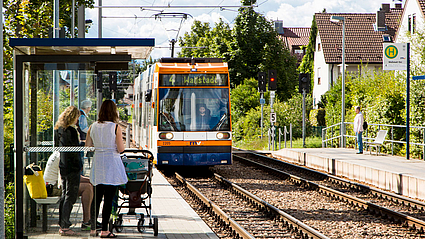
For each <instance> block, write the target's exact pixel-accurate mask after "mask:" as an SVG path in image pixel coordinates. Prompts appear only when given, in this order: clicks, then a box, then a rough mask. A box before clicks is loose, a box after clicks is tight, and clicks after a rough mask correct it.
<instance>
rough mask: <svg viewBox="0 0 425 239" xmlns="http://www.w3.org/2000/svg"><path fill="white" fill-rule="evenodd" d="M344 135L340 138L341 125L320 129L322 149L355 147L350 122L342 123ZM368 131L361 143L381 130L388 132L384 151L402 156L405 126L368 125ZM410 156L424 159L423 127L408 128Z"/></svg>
mask: <svg viewBox="0 0 425 239" xmlns="http://www.w3.org/2000/svg"><path fill="white" fill-rule="evenodd" d="M344 125H345V128H346V133H345V134H344V135H342V136H341V123H338V124H334V125H331V126H329V127H326V128H324V129H322V147H324V148H325V147H328V146H330V147H341V145H343V146H344V147H347V145H348V146H354V148H356V147H357V145H356V136H355V133H354V130H353V123H352V122H345V123H344ZM368 125H369V126H368V129H367V130H365V132H364V133H363V141H373V140H374V139H375V137H376V133H377V132H378V131H379V130H381V129H386V130H388V134H387V137H386V139H385V141H384V150H385V151H386V152H387V153H389V152H391V155H394V154H402V153H404V151H405V146H406V143H407V142H406V126H405V125H391V124H368ZM409 128H410V140H409V144H410V146H411V150H410V152H411V154H412V155H413V156H416V157H418V158H421V159H424V157H425V127H424V126H410V127H409Z"/></svg>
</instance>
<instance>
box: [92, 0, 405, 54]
mask: <svg viewBox="0 0 425 239" xmlns="http://www.w3.org/2000/svg"><path fill="white" fill-rule="evenodd" d="M211 2H213V3H211ZM396 2H399V1H396ZM382 3H390V4H391V7H394V2H393V1H392V0H260V1H258V2H257V3H256V4H255V5H256V6H257V7H255V8H254V9H255V11H257V12H259V13H261V14H263V15H264V16H265V17H266V18H267V19H269V20H282V21H283V26H284V27H310V26H311V21H312V20H313V15H314V13H317V12H322V11H323V9H326V11H327V12H328V13H354V12H355V13H364V12H368V13H376V11H378V10H379V8H380V7H381V4H382ZM102 5H103V6H105V7H108V8H103V9H102V16H103V18H102V25H103V26H102V37H103V38H155V49H154V50H153V51H152V53H151V56H152V58H154V59H157V58H160V57H170V56H171V50H170V40H172V39H176V40H178V37H180V36H183V35H184V33H185V32H190V27H191V26H192V23H193V21H194V20H199V21H202V22H209V23H210V26H211V27H214V23H215V22H218V21H219V19H220V18H221V19H223V21H224V22H227V23H229V24H230V26H231V27H232V25H233V23H234V19H235V17H236V16H237V14H238V13H237V9H238V8H236V7H234V6H240V5H241V2H240V1H239V0H215V1H210V0H198V1H193V0H190V1H189V0H102ZM95 6H98V0H95ZM110 6H132V8H122V7H120V8H109V7H110ZM166 6H171V7H166ZM177 6H196V7H197V8H175V7H177ZM216 6H217V7H216ZM136 7H137V8H136ZM141 7H143V10H141ZM149 7H150V8H149ZM161 7H166V8H161ZM161 13H178V14H177V15H178V16H182V15H186V16H187V18H186V19H182V18H181V17H169V16H170V14H168V15H167V14H162V15H158V14H161ZM98 15H99V14H98V8H94V9H86V19H91V20H93V25H92V26H91V28H90V30H89V32H88V34H86V38H96V37H99V31H98V26H99V24H98V22H99V21H98ZM155 15H157V17H155ZM166 16H168V17H166ZM178 51H179V48H178V42H177V43H176V49H175V53H174V56H177V52H178Z"/></svg>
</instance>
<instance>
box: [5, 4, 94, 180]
mask: <svg viewBox="0 0 425 239" xmlns="http://www.w3.org/2000/svg"><path fill="white" fill-rule="evenodd" d="M79 4H83V5H85V6H86V7H93V4H94V1H93V0H77V1H76V5H77V6H78V5H79ZM3 10H4V13H3V14H4V15H3V17H4V32H3V33H4V34H3V44H4V45H3V49H4V55H3V62H4V72H3V74H4V82H3V88H4V112H3V113H4V126H3V127H4V148H5V152H6V154H5V155H8V154H7V152H9V151H10V145H11V144H12V143H13V84H12V82H13V49H12V48H11V47H10V45H9V39H10V38H47V37H48V32H49V28H50V27H53V17H52V16H53V1H47V0H31V1H23V0H5V1H3ZM71 10H72V0H64V1H61V3H60V23H59V26H60V27H65V30H66V35H67V36H70V35H71V31H70V30H71ZM76 19H77V18H76ZM76 25H77V24H76ZM39 97H42V95H39ZM9 162H10V160H9V159H7V158H6V159H5V171H6V172H8V171H10V167H11V166H10V165H9V164H10V163H9ZM8 180H12V178H6V181H8Z"/></svg>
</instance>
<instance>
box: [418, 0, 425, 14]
mask: <svg viewBox="0 0 425 239" xmlns="http://www.w3.org/2000/svg"><path fill="white" fill-rule="evenodd" d="M418 3H419V6H421V9H422V14H424V15H425V0H418Z"/></svg>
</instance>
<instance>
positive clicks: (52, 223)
mask: <svg viewBox="0 0 425 239" xmlns="http://www.w3.org/2000/svg"><path fill="white" fill-rule="evenodd" d="M153 175H154V176H153V180H152V188H153V189H152V190H153V193H152V215H153V216H156V217H158V225H159V227H158V228H159V230H158V231H159V235H158V236H154V235H153V234H154V233H153V229H152V228H147V229H146V230H145V231H144V232H143V233H140V232H138V231H137V227H124V228H123V232H121V233H116V232H115V230H114V233H115V234H116V235H117V236H118V238H158V239H163V238H168V239H174V238H193V239H195V238H205V239H210V238H218V237H217V236H216V235H215V233H214V232H212V230H211V229H210V228H209V227H208V225H206V224H205V222H204V221H203V220H202V219H201V218H200V217H199V216H198V215H197V214H196V213H195V211H194V210H193V209H192V208H191V207H190V206H189V205H188V204H187V203H186V201H184V200H183V199H182V198H181V197H180V195H179V194H178V193H177V192H176V190H174V188H173V187H172V186H171V185H170V184H169V183H168V182H167V180H166V179H165V178H164V177H163V176H162V174H161V173H160V172H159V171H157V170H156V169H154V172H153ZM123 210H125V209H123ZM143 210H144V209H143ZM143 210H142V209H137V210H136V212H144V211H143ZM123 212H124V211H123ZM48 213H49V216H48V231H47V232H46V233H43V232H42V230H41V220H37V227H35V228H30V229H29V231H28V233H26V235H27V236H28V238H31V239H33V238H34V239H35V238H43V239H57V238H64V237H62V236H60V235H59V233H58V232H59V225H58V224H57V222H58V217H59V210H58V208H57V205H54V206H50V207H49V209H48ZM82 213H83V211H82V205H81V202H80V199H79V200H78V201H77V203H76V204H75V205H74V208H73V211H72V215H71V222H72V223H73V225H72V226H71V228H72V229H73V230H74V231H76V232H78V233H80V235H79V236H77V237H65V238H94V237H90V236H89V231H81V221H82V218H83V215H82ZM38 214H39V215H40V217H41V210H40V212H39V213H38ZM99 217H100V216H99ZM99 220H100V219H99ZM145 220H146V219H145ZM123 221H124V222H123V225H134V226H136V225H137V222H138V218H136V217H135V216H127V215H125V216H124V217H123ZM145 224H146V223H145ZM97 238H100V237H99V236H97Z"/></svg>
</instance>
